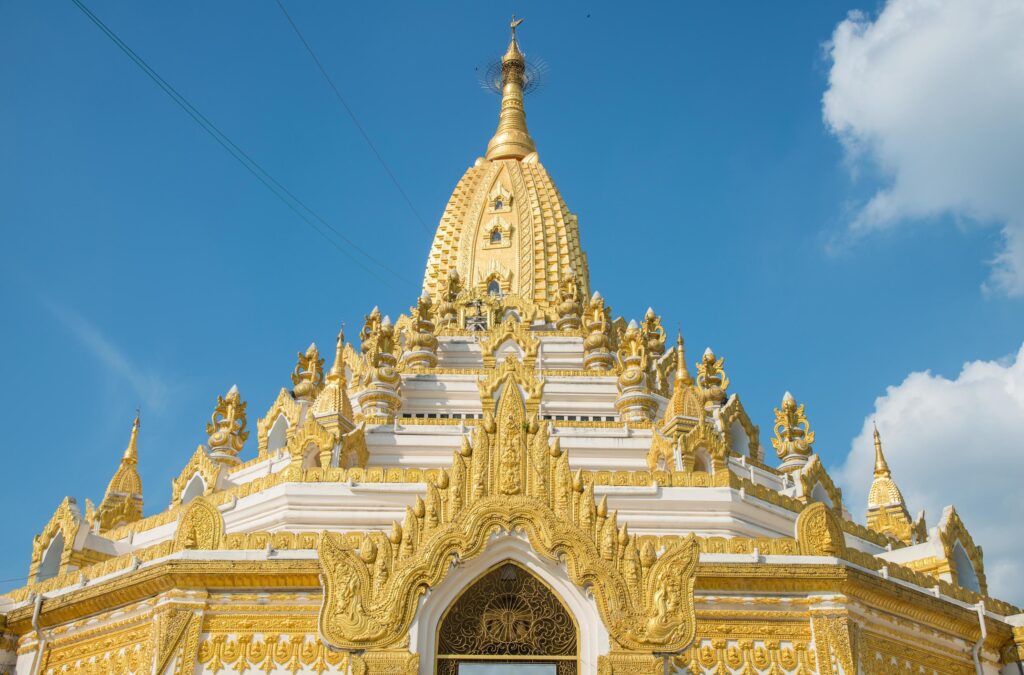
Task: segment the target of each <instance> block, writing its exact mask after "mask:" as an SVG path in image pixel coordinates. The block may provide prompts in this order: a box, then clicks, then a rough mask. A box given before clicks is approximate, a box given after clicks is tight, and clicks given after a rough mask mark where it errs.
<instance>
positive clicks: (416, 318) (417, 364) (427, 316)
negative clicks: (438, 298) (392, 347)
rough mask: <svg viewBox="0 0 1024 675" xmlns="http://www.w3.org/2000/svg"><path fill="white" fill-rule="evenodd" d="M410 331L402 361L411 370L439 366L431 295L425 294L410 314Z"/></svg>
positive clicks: (406, 338)
mask: <svg viewBox="0 0 1024 675" xmlns="http://www.w3.org/2000/svg"><path fill="white" fill-rule="evenodd" d="M410 316H411V318H412V322H411V324H412V325H411V327H410V330H409V331H408V332H407V333H406V336H405V353H404V354H403V355H402V359H403V360H404V361H405V363H406V364H408V365H409V367H411V368H432V367H434V366H436V365H437V336H436V335H434V322H433V319H432V317H433V302H432V301H431V299H430V294H429V293H427V292H426V291H423V294H422V295H421V296H420V297H419V300H418V301H417V302H416V307H414V308H413V309H412V311H411V312H410Z"/></svg>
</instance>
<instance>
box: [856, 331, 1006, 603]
mask: <svg viewBox="0 0 1024 675" xmlns="http://www.w3.org/2000/svg"><path fill="white" fill-rule="evenodd" d="M872 419H874V420H876V421H877V423H878V428H879V430H880V432H881V434H882V441H883V445H884V448H885V456H886V459H887V460H888V461H889V466H890V468H891V469H892V472H893V478H894V479H895V481H896V484H897V485H899V486H900V489H901V490H902V491H903V495H904V497H905V498H906V500H907V505H908V507H909V508H910V510H911V515H916V514H917V512H918V511H920V510H922V509H924V510H926V511H927V514H928V526H929V528H930V527H933V526H935V525H936V523H937V522H938V519H939V517H940V515H941V513H942V508H943V507H944V506H945V505H947V504H950V503H952V504H953V505H955V506H956V509H957V511H958V512H959V513H960V516H961V517H962V518H963V520H964V523H965V524H966V525H967V528H968V529H969V530H970V532H971V535H972V536H973V537H974V541H975V543H977V544H979V545H981V546H982V547H983V548H984V552H985V573H986V575H987V577H988V583H989V592H990V593H991V594H992V595H994V596H995V597H998V598H1001V599H1004V600H1009V601H1011V602H1016V603H1024V587H1022V586H1021V584H1020V579H1021V577H1024V540H1022V539H1021V537H1020V527H1021V525H1020V524H1021V523H1022V522H1024V498H1022V496H1024V346H1022V347H1021V350H1020V352H1018V353H1017V355H1016V357H1015V358H1010V359H1007V360H1005V361H1003V362H995V361H973V362H970V363H966V364H964V367H963V370H961V372H960V374H959V376H957V377H956V379H953V380H950V379H947V378H944V377H941V376H938V375H933V374H932V373H930V372H917V373H911V374H910V375H908V376H907V378H906V379H905V380H903V382H901V383H900V384H898V385H896V386H891V387H889V388H888V389H887V390H886V393H885V396H882V397H880V398H878V399H877V400H876V401H875V412H874V414H873V415H872V416H870V417H868V418H867V419H865V420H864V427H863V429H862V430H861V433H860V435H859V436H857V438H855V439H854V441H853V443H852V447H851V450H850V454H849V456H848V457H847V459H846V463H845V464H844V465H843V467H842V468H841V469H840V470H839V471H838V472H837V477H838V478H839V480H840V482H841V483H842V485H843V497H844V500H845V501H846V504H847V507H848V508H849V509H850V510H851V511H853V512H854V514H855V515H860V516H861V517H863V513H864V511H865V510H866V501H867V490H868V488H869V487H870V485H871V477H872V468H873V466H874V445H873V443H872V438H871V420H872Z"/></svg>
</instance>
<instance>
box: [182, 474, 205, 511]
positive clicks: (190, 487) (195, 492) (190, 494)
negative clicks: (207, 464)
mask: <svg viewBox="0 0 1024 675" xmlns="http://www.w3.org/2000/svg"><path fill="white" fill-rule="evenodd" d="M204 494H206V481H204V480H203V477H202V476H200V475H199V474H198V473H197V474H195V475H194V476H192V478H190V479H189V481H188V483H186V484H185V489H184V490H182V491H181V503H182V504H183V505H184V504H188V503H189V502H190V501H192V500H193V499H195V498H196V497H202V496H203V495H204Z"/></svg>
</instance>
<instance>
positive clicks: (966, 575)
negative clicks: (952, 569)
mask: <svg viewBox="0 0 1024 675" xmlns="http://www.w3.org/2000/svg"><path fill="white" fill-rule="evenodd" d="M953 564H954V565H956V582H957V583H958V584H960V587H961V588H966V589H967V590H969V591H974V592H975V593H981V584H980V583H979V581H978V574H977V572H975V571H974V563H972V562H971V559H970V557H969V556H968V555H967V551H966V550H964V547H963V544H961V543H960V542H959V541H958V542H957V543H956V544H955V545H954V546H953Z"/></svg>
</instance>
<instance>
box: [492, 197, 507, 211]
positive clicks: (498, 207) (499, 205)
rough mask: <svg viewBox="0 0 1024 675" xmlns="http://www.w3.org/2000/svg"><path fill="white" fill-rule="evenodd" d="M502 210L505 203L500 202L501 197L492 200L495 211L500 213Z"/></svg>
mask: <svg viewBox="0 0 1024 675" xmlns="http://www.w3.org/2000/svg"><path fill="white" fill-rule="evenodd" d="M503 208H505V202H504V201H502V199H501V197H498V198H497V199H495V200H494V209H495V210H496V211H500V210H501V209H503Z"/></svg>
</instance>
